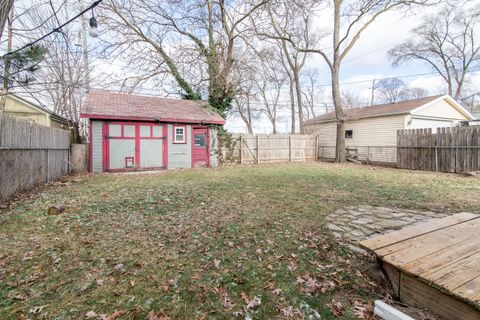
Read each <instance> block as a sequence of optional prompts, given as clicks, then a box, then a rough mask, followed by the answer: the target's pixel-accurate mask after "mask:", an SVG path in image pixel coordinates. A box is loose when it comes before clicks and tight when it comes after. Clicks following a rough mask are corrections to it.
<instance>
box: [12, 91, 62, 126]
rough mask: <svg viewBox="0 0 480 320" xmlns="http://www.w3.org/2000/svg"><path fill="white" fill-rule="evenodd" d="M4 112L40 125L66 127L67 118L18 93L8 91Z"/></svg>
mask: <svg viewBox="0 0 480 320" xmlns="http://www.w3.org/2000/svg"><path fill="white" fill-rule="evenodd" d="M4 113H5V114H8V115H11V116H14V117H17V118H22V119H24V120H29V121H33V122H35V123H38V124H40V125H42V126H46V127H52V128H58V129H68V127H69V123H68V120H67V119H65V118H63V117H61V116H59V115H58V114H56V113H55V112H53V111H51V110H49V109H47V108H46V107H44V106H41V105H39V104H36V103H33V102H31V101H29V100H27V99H25V98H22V97H20V96H19V95H16V94H13V93H8V94H7V96H6V101H5V111H4Z"/></svg>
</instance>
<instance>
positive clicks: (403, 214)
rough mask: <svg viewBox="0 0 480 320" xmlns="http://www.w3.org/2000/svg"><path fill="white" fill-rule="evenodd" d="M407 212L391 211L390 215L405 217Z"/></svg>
mask: <svg viewBox="0 0 480 320" xmlns="http://www.w3.org/2000/svg"><path fill="white" fill-rule="evenodd" d="M406 215H407V214H406V213H403V212H393V213H392V217H395V218H401V217H405V216H406Z"/></svg>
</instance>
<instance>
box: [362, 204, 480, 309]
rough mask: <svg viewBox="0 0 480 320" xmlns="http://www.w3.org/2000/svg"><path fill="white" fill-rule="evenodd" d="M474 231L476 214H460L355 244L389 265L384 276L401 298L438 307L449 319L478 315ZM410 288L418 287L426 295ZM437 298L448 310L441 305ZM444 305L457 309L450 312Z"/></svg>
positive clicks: (478, 252) (478, 259)
mask: <svg viewBox="0 0 480 320" xmlns="http://www.w3.org/2000/svg"><path fill="white" fill-rule="evenodd" d="M479 231H480V215H476V214H472V213H460V214H456V215H453V216H450V217H447V218H443V219H436V220H432V221H429V222H426V223H422V224H418V225H415V226H412V227H407V228H405V229H402V230H399V231H394V232H392V233H389V234H386V235H383V236H378V237H375V238H372V239H367V240H364V241H362V242H361V243H360V245H361V246H362V247H363V248H365V249H368V250H371V251H373V252H374V253H375V254H376V255H377V256H378V257H379V258H380V259H381V260H382V261H383V264H384V265H387V266H390V267H389V270H390V272H389V273H387V275H388V276H389V278H390V280H391V281H392V282H393V283H395V284H396V285H397V284H398V286H399V288H398V292H399V295H400V298H401V299H402V300H405V301H408V302H414V303H416V304H418V305H421V306H425V307H428V308H436V309H438V310H437V311H440V310H442V312H441V313H444V315H448V317H447V318H449V319H450V318H451V319H464V318H465V319H467V318H468V319H470V318H472V319H480V311H479V310H478V309H476V308H475V307H474V306H475V305H476V306H479V305H480V236H479ZM394 268H396V269H397V271H395V270H394ZM392 274H393V275H396V276H395V279H392V276H391V275H392ZM415 281H417V282H418V284H416V283H415ZM426 287H430V288H431V289H428V290H427V289H426ZM402 288H403V290H402ZM412 288H423V289H422V290H423V291H424V292H425V294H419V293H418V292H416V291H415V290H414V289H412ZM410 289H411V290H410ZM419 290H420V289H419ZM427 292H430V293H427ZM433 293H434V294H433ZM440 301H442V304H447V308H445V306H440V305H439V303H440ZM462 303H465V304H466V305H469V307H467V306H465V307H462V305H461V304H462ZM448 304H451V305H452V306H454V305H455V306H456V307H455V308H456V309H457V311H458V310H461V312H460V311H459V313H458V315H456V314H455V313H450V312H449V311H448ZM433 311H434V312H435V310H433ZM462 317H463V318H462Z"/></svg>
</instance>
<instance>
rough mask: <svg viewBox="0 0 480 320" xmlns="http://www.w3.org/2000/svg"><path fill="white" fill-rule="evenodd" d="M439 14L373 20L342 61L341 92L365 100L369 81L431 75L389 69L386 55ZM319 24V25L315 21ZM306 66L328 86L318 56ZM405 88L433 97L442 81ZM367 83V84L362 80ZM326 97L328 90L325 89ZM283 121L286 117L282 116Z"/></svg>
mask: <svg viewBox="0 0 480 320" xmlns="http://www.w3.org/2000/svg"><path fill="white" fill-rule="evenodd" d="M469 4H470V5H475V4H477V5H478V4H480V0H472V1H469ZM435 13H437V14H441V12H438V9H436V8H429V9H422V10H416V11H415V12H413V13H410V14H409V15H408V16H405V15H404V14H401V13H398V12H397V13H393V12H392V13H386V14H385V15H383V16H381V17H380V18H379V19H378V20H377V21H375V22H374V23H373V24H372V25H371V26H369V28H368V29H366V31H365V32H364V33H363V34H362V36H361V38H360V39H359V40H358V42H357V43H356V45H355V47H353V49H352V51H351V52H350V53H349V54H348V56H347V57H346V58H345V60H344V63H343V65H342V69H341V75H340V77H341V79H340V82H341V83H344V84H342V85H341V89H343V90H348V91H351V92H352V93H354V94H356V95H358V96H359V98H360V99H361V100H365V101H369V100H370V97H371V87H372V81H373V79H381V78H388V77H402V76H407V75H417V74H424V73H432V72H433V70H432V68H431V67H429V66H427V65H426V64H424V63H421V62H411V63H407V64H403V65H401V66H400V67H393V66H392V64H391V61H390V60H389V59H388V56H387V52H388V50H390V49H391V48H393V47H394V46H395V45H398V44H401V43H402V42H404V41H405V40H408V38H409V37H410V36H411V30H412V29H414V28H415V27H416V26H418V25H419V24H420V23H421V22H422V17H423V16H424V15H425V14H428V15H430V14H435ZM316 23H317V24H318V25H320V22H316ZM308 66H311V67H315V68H317V69H320V71H321V72H320V80H319V84H325V85H328V84H329V83H330V76H329V71H328V67H327V65H326V63H325V62H324V61H323V59H322V58H321V57H320V55H318V54H313V55H311V57H310V58H309V61H308ZM401 79H402V80H403V81H404V82H405V83H406V85H407V86H409V87H421V88H424V89H427V90H428V91H429V94H431V95H436V94H442V93H445V86H444V83H443V81H442V79H441V78H440V77H439V76H437V75H424V76H412V77H405V78H401ZM366 80H370V81H366ZM358 81H366V82H362V83H355V84H348V83H349V82H358ZM472 83H480V72H477V73H475V74H474V75H473V76H472ZM325 90H326V94H327V95H328V94H329V91H330V90H331V89H330V87H329V86H325ZM285 118H287V117H285ZM226 128H227V129H228V130H230V131H232V132H246V127H245V124H244V123H243V121H242V120H241V119H240V118H239V117H237V118H232V117H230V118H229V119H227V123H226ZM288 129H289V124H288V123H286V122H285V121H284V123H283V124H280V125H279V130H280V131H283V132H286V131H287V130H288ZM271 130H272V129H271V126H270V124H269V122H268V121H267V119H263V118H262V119H260V120H258V121H256V123H255V124H254V132H256V133H271Z"/></svg>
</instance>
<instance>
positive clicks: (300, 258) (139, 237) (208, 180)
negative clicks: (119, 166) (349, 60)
mask: <svg viewBox="0 0 480 320" xmlns="http://www.w3.org/2000/svg"><path fill="white" fill-rule="evenodd" d="M479 192H480V181H479V180H478V179H477V180H475V179H472V178H465V177H461V176H456V175H448V174H433V173H422V172H408V171H403V170H394V169H377V170H372V169H371V168H369V167H359V166H337V165H333V164H279V165H271V166H251V167H248V166H247V167H231V168H220V169H205V170H190V171H182V172H169V173H162V174H154V175H145V174H144V175H98V176H93V177H85V178H83V179H81V180H80V181H78V182H74V183H69V184H67V185H54V186H51V187H48V188H43V189H42V190H40V191H39V192H38V193H36V194H35V195H34V196H33V197H32V198H31V199H25V200H22V201H18V202H16V203H15V204H14V205H13V206H11V207H10V208H8V209H4V210H3V212H1V213H0V318H1V319H8V318H22V317H24V318H31V319H33V318H38V319H53V318H55V319H79V318H85V315H86V314H87V313H88V312H90V313H89V315H92V318H95V317H93V315H94V314H96V315H98V318H100V315H102V314H105V315H112V313H113V312H114V311H115V310H117V311H121V312H118V313H117V315H120V314H122V313H123V315H122V316H121V317H120V319H144V318H148V317H150V318H151V319H167V318H168V317H170V318H172V319H209V318H216V319H228V318H232V317H235V316H238V317H240V318H242V319H243V318H246V317H248V316H250V317H253V318H254V319H272V318H302V317H305V318H309V317H310V318H311V319H315V315H317V314H318V315H321V317H322V319H333V318H335V317H336V316H335V314H336V315H338V316H340V318H343V319H355V318H356V316H355V315H354V314H355V313H356V314H357V315H359V314H360V313H363V314H365V315H368V314H369V310H368V309H369V303H370V302H371V301H372V299H375V298H379V297H380V298H381V297H383V296H384V295H385V294H387V292H386V291H385V285H384V283H382V282H381V281H383V280H382V278H381V277H379V275H378V274H374V273H372V272H373V271H372V270H374V269H375V268H372V266H374V262H372V261H370V260H369V259H367V258H366V257H364V256H358V255H356V254H355V253H353V252H351V251H349V250H348V249H346V248H345V246H343V245H342V244H341V243H338V242H336V241H334V240H332V238H331V236H330V233H329V232H328V231H326V230H325V221H324V216H325V215H326V214H328V213H329V212H331V211H332V210H335V209H336V208H340V207H343V206H347V205H358V204H371V205H381V206H393V207H403V208H415V209H428V210H433V211H442V212H459V211H473V212H474V211H478V209H479V208H480V197H478V194H479ZM54 203H63V204H65V205H66V207H67V210H66V213H65V214H63V215H60V216H47V215H46V209H47V208H48V206H49V205H51V204H54ZM375 282H376V284H375ZM332 300H333V304H334V305H335V306H336V307H332ZM258 302H260V305H257V304H258ZM42 307H43V308H42ZM362 308H365V310H364V309H362ZM148 315H149V316H148ZM155 317H156V318H155ZM162 317H163V318H162ZM113 318H114V317H111V319H113Z"/></svg>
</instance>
